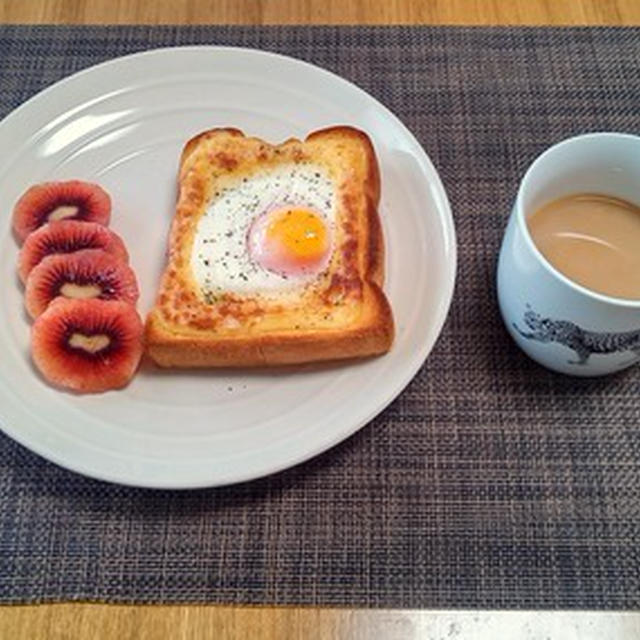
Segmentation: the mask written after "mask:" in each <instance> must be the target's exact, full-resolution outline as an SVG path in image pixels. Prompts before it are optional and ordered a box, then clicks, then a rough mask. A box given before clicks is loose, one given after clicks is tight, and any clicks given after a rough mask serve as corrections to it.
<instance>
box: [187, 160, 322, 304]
mask: <svg viewBox="0 0 640 640" xmlns="http://www.w3.org/2000/svg"><path fill="white" fill-rule="evenodd" d="M334 228H335V189H334V185H333V181H332V180H331V177H330V176H329V174H328V172H327V171H326V169H324V168H323V167H321V166H319V165H312V164H291V165H283V166H278V167H276V168H272V169H269V170H268V171H261V172H258V173H255V174H252V175H251V176H246V177H243V178H241V179H239V180H238V181H237V182H235V183H233V184H231V185H230V186H229V187H227V188H225V189H220V190H219V191H217V192H215V193H214V194H212V199H211V201H210V202H209V204H208V206H207V208H206V209H205V211H204V213H203V214H202V216H201V218H200V220H199V221H198V224H197V228H196V233H195V237H194V242H193V249H192V253H191V269H192V273H193V275H194V278H195V280H196V282H197V284H198V286H199V287H200V290H201V292H202V294H203V296H204V297H205V299H207V298H211V297H213V298H215V295H216V294H219V293H222V292H223V291H229V292H234V293H239V294H256V293H258V294H267V295H268V294H278V293H280V292H285V291H291V290H294V289H298V288H300V287H304V286H307V285H308V284H309V283H310V282H312V281H313V280H315V279H316V278H317V277H318V275H319V274H321V273H322V272H323V271H324V270H325V269H326V268H327V267H328V265H329V262H330V259H331V254H332V249H333V236H334Z"/></svg>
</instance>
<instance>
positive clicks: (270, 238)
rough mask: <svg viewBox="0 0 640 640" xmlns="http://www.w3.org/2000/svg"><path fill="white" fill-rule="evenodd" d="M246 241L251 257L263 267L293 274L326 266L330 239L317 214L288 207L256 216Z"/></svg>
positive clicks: (276, 271) (312, 271)
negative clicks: (247, 241)
mask: <svg viewBox="0 0 640 640" xmlns="http://www.w3.org/2000/svg"><path fill="white" fill-rule="evenodd" d="M249 244H250V253H251V256H252V258H253V259H254V260H255V261H256V262H258V263H259V264H260V265H261V266H262V267H263V268H264V269H267V270H268V271H273V272H275V273H279V274H281V275H287V276H297V275H306V274H309V273H317V272H319V271H321V270H322V269H324V268H325V267H326V265H327V263H328V260H329V253H330V244H331V240H330V234H329V230H328V228H327V225H326V222H325V220H324V218H323V217H322V216H321V215H320V214H319V213H316V212H314V211H312V210H311V209H308V208H305V207H300V206H290V207H279V208H277V209H272V210H271V211H269V212H267V213H265V214H264V215H262V216H260V218H258V219H257V220H256V222H255V224H254V225H253V227H252V230H251V233H250V236H249Z"/></svg>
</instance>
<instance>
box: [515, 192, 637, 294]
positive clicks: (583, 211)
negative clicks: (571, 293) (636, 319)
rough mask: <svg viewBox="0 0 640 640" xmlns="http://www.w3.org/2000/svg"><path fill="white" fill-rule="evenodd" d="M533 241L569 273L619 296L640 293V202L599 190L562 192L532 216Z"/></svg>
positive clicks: (589, 286)
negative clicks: (566, 193)
mask: <svg viewBox="0 0 640 640" xmlns="http://www.w3.org/2000/svg"><path fill="white" fill-rule="evenodd" d="M527 226H528V228H529V233H530V234H531V238H532V239H533V242H534V243H535V245H536V246H537V247H538V249H539V250H540V252H541V253H542V255H543V256H544V257H545V258H546V259H547V260H548V261H549V262H550V263H551V264H552V265H553V266H554V267H555V268H556V269H558V270H559V271H561V272H562V273H563V274H564V275H565V276H567V278H570V279H571V280H573V281H574V282H577V283H578V284H581V285H582V286H583V287H586V288H587V289H591V290H593V291H597V292H598V293H602V294H604V295H607V296H613V297H615V298H628V299H634V300H639V299H640V207H639V206H637V205H636V204H634V203H632V202H628V201H626V200H622V199H620V198H616V197H613V196H609V195H602V194H597V193H577V194H571V195H568V196H564V197H561V198H557V199H554V200H552V201H551V202H548V203H546V204H544V205H543V206H541V207H540V208H538V209H537V210H536V211H534V212H533V213H532V214H531V215H530V216H529V217H528V218H527Z"/></svg>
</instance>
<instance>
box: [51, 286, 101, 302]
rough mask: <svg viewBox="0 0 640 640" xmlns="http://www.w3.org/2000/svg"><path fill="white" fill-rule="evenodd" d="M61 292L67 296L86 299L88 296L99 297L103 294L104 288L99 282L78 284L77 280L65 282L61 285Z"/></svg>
mask: <svg viewBox="0 0 640 640" xmlns="http://www.w3.org/2000/svg"><path fill="white" fill-rule="evenodd" d="M60 293H61V294H62V295H63V296H64V297H65V298H76V299H78V300H86V299H87V298H97V297H98V296H99V295H101V294H102V288H101V287H99V286H98V285H97V284H76V283H75V282H65V283H64V284H63V285H62V286H61V287H60Z"/></svg>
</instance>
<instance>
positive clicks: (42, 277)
mask: <svg viewBox="0 0 640 640" xmlns="http://www.w3.org/2000/svg"><path fill="white" fill-rule="evenodd" d="M138 295H139V294H138V284H137V282H136V276H135V274H134V273H133V271H132V270H131V268H130V267H129V265H126V264H124V263H123V262H122V261H121V260H119V259H118V258H116V257H115V256H113V255H111V254H110V253H107V252H106V251H102V250H101V249H83V250H82V251H76V252H75V253H58V254H54V255H50V256H47V257H46V258H44V259H43V260H42V261H41V262H40V264H39V265H38V266H37V267H34V268H33V269H32V270H31V273H30V274H29V277H28V278H27V285H26V290H25V304H26V307H27V311H28V312H29V314H30V315H31V317H32V318H36V317H37V316H39V315H40V314H41V313H42V312H43V311H44V310H45V309H46V308H47V305H48V304H49V303H50V302H51V301H52V300H53V299H54V298H56V297H58V296H63V297H65V298H73V299H80V300H84V299H89V298H100V299H101V300H124V301H125V302H128V303H130V304H135V303H136V301H137V300H138Z"/></svg>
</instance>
